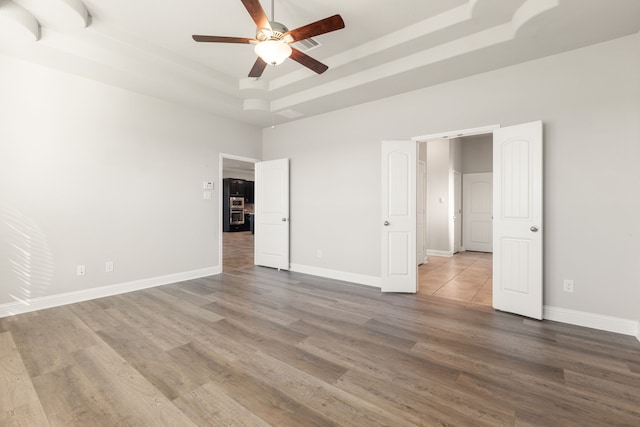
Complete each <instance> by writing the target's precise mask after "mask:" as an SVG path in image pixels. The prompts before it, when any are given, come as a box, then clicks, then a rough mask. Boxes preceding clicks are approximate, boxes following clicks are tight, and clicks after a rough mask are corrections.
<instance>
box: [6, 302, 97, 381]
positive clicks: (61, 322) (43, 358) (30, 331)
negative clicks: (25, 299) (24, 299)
mask: <svg viewBox="0 0 640 427" xmlns="http://www.w3.org/2000/svg"><path fill="white" fill-rule="evenodd" d="M10 323H11V334H12V336H13V339H14V342H15V344H16V347H17V348H18V350H19V351H20V355H21V357H22V360H23V362H24V364H25V366H26V368H27V371H28V372H29V375H31V376H32V377H35V376H38V375H41V374H43V373H46V372H49V371H52V370H55V369H59V368H63V367H66V366H69V365H72V364H73V363H74V361H73V358H72V357H71V353H73V352H74V351H75V350H79V349H82V348H85V347H88V346H91V345H94V344H96V343H97V340H96V339H95V336H94V335H93V333H92V332H91V330H90V329H89V328H88V327H87V325H86V324H85V323H84V322H82V321H81V320H79V319H78V318H77V317H76V316H75V314H73V313H72V312H71V310H70V309H69V308H68V307H59V308H55V309H48V310H42V311H38V312H36V313H29V315H27V316H24V315H19V316H15V317H13V318H11V319H10Z"/></svg>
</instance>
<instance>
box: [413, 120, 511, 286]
mask: <svg viewBox="0 0 640 427" xmlns="http://www.w3.org/2000/svg"><path fill="white" fill-rule="evenodd" d="M499 127H500V125H488V126H480V127H475V128H468V129H461V130H457V131H449V132H441V133H436V134H429V135H422V136H415V137H413V138H411V141H413V142H415V143H416V144H418V143H420V142H427V141H432V140H439V139H450V138H462V137H465V136H473V135H482V134H486V133H493V131H494V130H495V129H498V128H499ZM416 168H417V163H416ZM417 291H418V278H417V275H416V280H415V283H414V289H413V291H411V292H414V293H415V292H417Z"/></svg>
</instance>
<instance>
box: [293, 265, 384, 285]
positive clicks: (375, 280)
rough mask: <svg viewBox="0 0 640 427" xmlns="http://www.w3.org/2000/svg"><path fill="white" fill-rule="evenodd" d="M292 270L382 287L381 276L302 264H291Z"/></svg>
mask: <svg viewBox="0 0 640 427" xmlns="http://www.w3.org/2000/svg"><path fill="white" fill-rule="evenodd" d="M290 270H291V271H294V272H296V273H303V274H309V275H311V276H319V277H326V278H327V279H334V280H342V281H344V282H351V283H357V284H359V285H366V286H372V287H375V288H381V287H382V283H381V279H380V277H373V276H365V275H364V274H356V273H348V272H346V271H338V270H330V269H327V268H320V267H313V266H311V265H302V264H291V265H290Z"/></svg>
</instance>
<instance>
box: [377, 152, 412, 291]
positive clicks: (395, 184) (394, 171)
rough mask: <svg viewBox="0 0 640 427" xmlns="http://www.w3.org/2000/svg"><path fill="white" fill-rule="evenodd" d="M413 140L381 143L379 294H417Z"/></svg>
mask: <svg viewBox="0 0 640 427" xmlns="http://www.w3.org/2000/svg"><path fill="white" fill-rule="evenodd" d="M416 147H417V144H416V143H415V141H383V142H382V152H381V158H382V162H381V165H382V183H381V187H382V218H381V221H380V222H381V223H380V230H381V240H382V257H381V258H382V259H381V266H382V291H383V292H412V293H415V292H416V291H417V282H416V281H417V268H418V267H417V266H416V182H417V180H416V168H417V153H416V151H417V148H416Z"/></svg>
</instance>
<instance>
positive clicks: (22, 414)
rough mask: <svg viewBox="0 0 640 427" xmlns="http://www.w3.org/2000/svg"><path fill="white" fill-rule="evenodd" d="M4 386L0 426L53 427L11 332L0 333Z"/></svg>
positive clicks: (0, 378) (0, 370) (0, 373)
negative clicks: (49, 426)
mask: <svg viewBox="0 0 640 427" xmlns="http://www.w3.org/2000/svg"><path fill="white" fill-rule="evenodd" d="M0 384H1V385H2V387H0V425H2V426H21V425H24V426H48V425H49V421H48V420H47V416H46V415H45V413H44V409H43V408H42V404H41V403H40V400H39V398H38V395H37V393H36V391H35V389H34V387H33V383H32V382H31V378H29V373H28V372H27V368H26V367H25V366H24V363H22V358H21V357H20V353H19V352H18V349H17V347H16V345H15V343H14V341H13V338H12V336H11V333H10V332H3V333H0Z"/></svg>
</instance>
